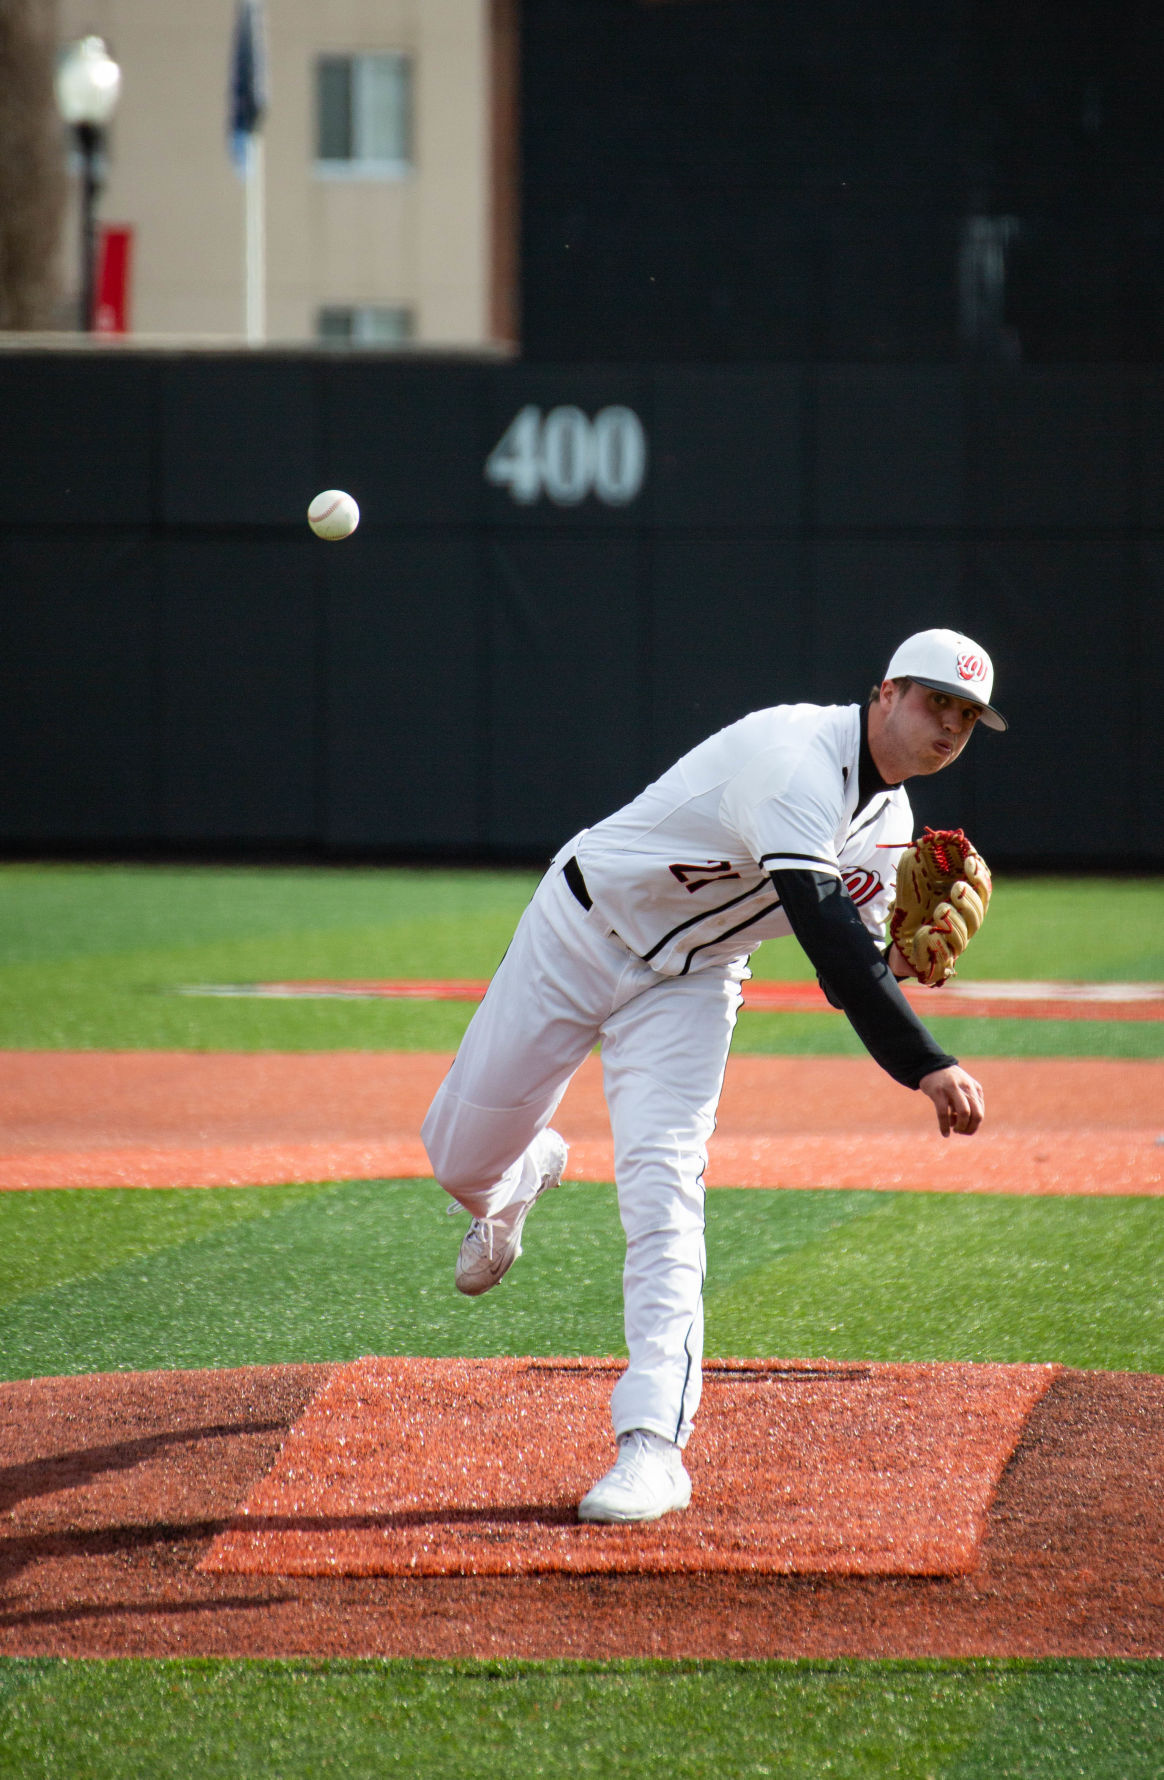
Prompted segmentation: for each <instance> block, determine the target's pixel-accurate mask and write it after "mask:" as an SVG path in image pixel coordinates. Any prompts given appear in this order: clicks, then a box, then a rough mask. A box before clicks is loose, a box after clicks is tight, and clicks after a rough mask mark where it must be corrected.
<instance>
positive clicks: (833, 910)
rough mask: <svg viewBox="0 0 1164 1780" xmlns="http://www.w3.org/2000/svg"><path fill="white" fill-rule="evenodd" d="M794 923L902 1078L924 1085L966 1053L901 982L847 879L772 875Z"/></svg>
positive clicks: (866, 1041)
mask: <svg viewBox="0 0 1164 1780" xmlns="http://www.w3.org/2000/svg"><path fill="white" fill-rule="evenodd" d="M769 875H770V876H771V879H772V882H773V884H774V885H775V886H776V894H777V895H778V896H779V898H780V901H781V903H782V905H783V908H784V912H785V914H786V915H787V916H788V920H789V924H790V926H791V928H792V931H793V933H794V934H795V935H796V937H797V939H798V940H799V941H800V944H801V945H802V946H803V948H804V950H805V952H806V953H807V954H808V958H809V961H810V963H811V964H812V965H813V966H814V967H815V969H816V972H817V975H818V976H819V977H820V979H821V987H822V988H823V989H824V991H825V993H826V994H827V995H828V997H829V1000H830V1001H832V1002H833V1003H834V1005H835V1006H837V1007H840V1008H843V1010H844V1012H845V1014H846V1015H847V1017H848V1020H849V1023H850V1025H851V1026H852V1028H853V1030H854V1032H855V1033H856V1034H857V1037H858V1038H859V1039H860V1040H861V1043H862V1044H863V1045H864V1046H865V1049H866V1050H867V1051H868V1052H869V1055H870V1056H871V1057H872V1058H873V1059H874V1061H875V1062H877V1063H880V1065H881V1067H882V1069H884V1070H887V1071H888V1073H889V1074H890V1075H891V1076H892V1077H893V1079H894V1081H897V1082H901V1083H903V1085H904V1086H905V1087H907V1088H916V1087H917V1085H918V1083H919V1082H920V1081H921V1079H922V1077H923V1076H927V1075H929V1074H930V1073H931V1071H932V1070H935V1069H947V1068H949V1066H950V1065H951V1064H953V1063H956V1062H957V1061H958V1059H957V1058H956V1057H951V1056H949V1055H948V1053H947V1052H945V1051H943V1050H941V1049H940V1047H939V1046H938V1043H937V1041H936V1039H934V1038H933V1036H932V1035H931V1034H930V1033H929V1032H928V1031H927V1030H926V1028H925V1027H924V1026H923V1025H922V1023H921V1021H920V1020H919V1019H918V1017H917V1015H916V1014H915V1013H914V1011H913V1009H912V1008H911V1007H910V1005H909V1003H908V1002H907V1001H906V999H905V996H904V995H903V994H902V993H901V990H900V988H899V987H898V983H897V978H896V977H895V976H894V974H893V972H892V971H891V970H890V968H889V965H888V963H887V962H886V960H885V958H884V957H883V956H882V954H881V952H880V951H879V950H878V948H877V944H876V941H875V940H874V938H873V936H872V934H871V933H870V932H869V929H868V928H867V927H866V926H865V923H864V922H863V921H862V919H861V917H860V915H859V914H858V913H857V910H856V908H855V907H854V906H853V903H852V901H851V900H850V897H849V894H848V892H847V891H846V889H845V887H844V885H843V884H842V883H841V881H840V879H839V878H834V877H830V876H829V875H828V874H827V873H826V872H821V871H802V870H784V871H774V872H771V873H770V874H769Z"/></svg>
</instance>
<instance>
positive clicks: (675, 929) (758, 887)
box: [643, 878, 768, 964]
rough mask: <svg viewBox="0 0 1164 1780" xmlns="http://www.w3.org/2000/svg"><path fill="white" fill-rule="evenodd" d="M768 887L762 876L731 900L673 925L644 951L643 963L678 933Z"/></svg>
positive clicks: (756, 894)
mask: <svg viewBox="0 0 1164 1780" xmlns="http://www.w3.org/2000/svg"><path fill="white" fill-rule="evenodd" d="M767 888H768V880H767V878H761V880H760V882H759V883H758V884H753V885H752V887H751V889H750V890H745V891H743V892H742V894H741V895H739V896H733V897H732V898H731V899H730V901H728V902H720V903H717V904H716V906H715V908H713V909H701V910H700V911H699V913H698V914H695V915H692V916H691V917H690V919H689V920H687V921H680V923H679V925H678V927H672V929H671V931H670V933H665V934H664V935H663V937H662V939H661V940H657V941H656V943H655V944H654V945H653V946H652V947H651V949H650V951H649V952H644V953H643V963H644V964H649V963H650V962H651V959H652V958H653V957H654V956H655V954H656V953H657V952H661V951H662V950H663V947H664V946H665V945H666V944H667V943H668V941H669V940H673V939H674V938H675V937H676V935H677V934H680V933H686V931H687V929H688V928H689V927H698V926H699V923H700V922H701V921H710V920H711V918H712V916H713V915H722V914H723V913H724V911H725V909H734V908H735V907H736V906H737V905H738V904H739V903H741V902H747V900H748V898H749V896H760V895H762V894H763V893H764V892H765V891H766V890H767Z"/></svg>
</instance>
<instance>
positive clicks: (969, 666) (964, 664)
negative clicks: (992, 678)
mask: <svg viewBox="0 0 1164 1780" xmlns="http://www.w3.org/2000/svg"><path fill="white" fill-rule="evenodd" d="M958 678H959V679H960V680H984V679H985V678H986V663H985V662H984V661H983V659H982V657H981V655H973V654H972V653H971V652H970V650H969V649H963V651H962V653H961V655H959V657H958Z"/></svg>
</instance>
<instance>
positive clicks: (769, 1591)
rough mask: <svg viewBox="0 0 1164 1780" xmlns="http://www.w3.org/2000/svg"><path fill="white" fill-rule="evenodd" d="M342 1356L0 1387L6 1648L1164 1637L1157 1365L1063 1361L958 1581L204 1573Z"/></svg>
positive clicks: (915, 1644)
mask: <svg viewBox="0 0 1164 1780" xmlns="http://www.w3.org/2000/svg"><path fill="white" fill-rule="evenodd" d="M333 1370H334V1369H333V1368H330V1367H322V1366H316V1367H311V1366H301V1367H275V1368H257V1367H248V1368H244V1369H240V1370H237V1371H229V1372H185V1373H127V1374H118V1375H114V1376H104V1377H96V1378H93V1377H90V1378H64V1379H36V1380H31V1381H26V1382H20V1383H15V1384H5V1385H2V1386H0V1511H2V1518H0V1651H2V1652H3V1653H5V1654H10V1655H65V1656H127V1655H142V1656H170V1655H222V1656H237V1655H251V1656H294V1655H315V1654H321V1655H323V1654H327V1655H344V1656H357V1655H388V1656H393V1655H399V1656H429V1657H452V1656H478V1657H497V1656H505V1655H512V1656H526V1657H549V1656H572V1657H593V1658H604V1657H615V1656H628V1655H647V1656H657V1657H692V1658H700V1657H703V1658H710V1657H724V1656H729V1657H761V1656H783V1657H802V1656H817V1657H827V1656H842V1655H852V1656H899V1657H922V1656H934V1655H945V1656H972V1655H995V1656H1008V1655H1009V1656H1123V1657H1149V1656H1150V1657H1161V1656H1164V1582H1162V1579H1161V1567H1160V1562H1159V1554H1160V1552H1161V1550H1162V1549H1164V1496H1162V1494H1161V1492H1160V1490H1159V1488H1158V1487H1157V1480H1158V1478H1159V1477H1160V1475H1161V1474H1162V1472H1164V1379H1160V1378H1156V1377H1148V1376H1141V1375H1136V1374H1128V1373H1114V1374H1113V1373H1086V1372H1071V1371H1064V1372H1061V1373H1059V1374H1057V1375H1056V1376H1055V1377H1054V1378H1053V1379H1052V1381H1051V1383H1050V1385H1049V1387H1048V1389H1047V1390H1046V1392H1045V1394H1044V1395H1043V1396H1042V1397H1041V1398H1040V1400H1039V1401H1038V1402H1037V1403H1036V1404H1035V1406H1034V1408H1033V1409H1032V1411H1031V1414H1030V1417H1029V1419H1028V1421H1027V1424H1026V1427H1025V1428H1024V1430H1023V1432H1022V1435H1021V1437H1020V1439H1019V1442H1018V1445H1017V1447H1016V1448H1015V1451H1014V1453H1013V1455H1012V1457H1011V1459H1010V1461H1009V1463H1008V1464H1007V1466H1006V1468H1005V1470H1004V1471H1003V1474H1002V1477H1001V1479H1000V1481H999V1484H998V1488H997V1490H996V1492H995V1495H994V1498H993V1500H992V1502H991V1504H990V1508H989V1512H988V1515H987V1522H986V1530H985V1535H984V1537H983V1539H982V1543H981V1548H980V1556H979V1561H978V1564H977V1567H976V1568H975V1569H974V1570H973V1571H972V1572H970V1573H968V1574H965V1575H961V1576H955V1577H928V1576H913V1577H905V1578H900V1577H867V1576H863V1577H856V1576H831V1577H822V1576H812V1577H805V1576H772V1575H762V1576H759V1575H754V1574H752V1575H739V1574H703V1575H670V1576H660V1575H641V1576H631V1575H618V1574H612V1575H588V1576H569V1575H537V1576H518V1577H511V1578H483V1577H431V1578H429V1577H423V1578H413V1577H385V1576H374V1577H342V1576H341V1577H302V1578H289V1577H285V1576H279V1577H274V1576H246V1577H242V1576H238V1575H223V1574H217V1575H214V1574H207V1573H205V1572H204V1571H202V1570H200V1569H199V1567H198V1566H199V1563H200V1560H201V1559H202V1558H203V1556H204V1555H205V1554H206V1552H207V1551H208V1550H209V1548H210V1546H211V1544H212V1542H213V1540H214V1539H215V1537H216V1536H218V1535H219V1534H221V1533H223V1532H224V1531H225V1530H226V1529H227V1527H228V1526H229V1525H230V1524H231V1521H232V1519H233V1518H234V1516H235V1515H236V1512H237V1509H238V1506H239V1504H240V1502H242V1501H244V1500H245V1499H246V1497H247V1496H248V1494H249V1493H250V1491H251V1490H252V1489H254V1488H255V1486H256V1485H257V1484H258V1482H259V1481H260V1479H261V1478H262V1477H264V1476H265V1475H266V1474H267V1472H268V1471H269V1470H270V1468H271V1466H272V1465H273V1464H274V1463H275V1461H276V1459H277V1457H278V1454H279V1451H280V1449H281V1447H282V1446H283V1443H284V1441H285V1439H286V1437H287V1433H288V1430H289V1429H290V1428H291V1426H292V1425H293V1424H294V1423H295V1422H296V1421H297V1419H298V1418H299V1417H300V1416H301V1415H302V1414H303V1411H304V1409H305V1407H306V1406H307V1404H308V1403H309V1401H310V1400H311V1398H312V1397H313V1396H314V1395H315V1394H316V1393H317V1392H318V1391H319V1390H321V1389H322V1388H323V1386H324V1384H325V1383H326V1381H327V1379H328V1378H329V1377H330V1376H331V1374H332V1372H333ZM693 1462H694V1460H693Z"/></svg>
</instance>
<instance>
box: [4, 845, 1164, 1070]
mask: <svg viewBox="0 0 1164 1780" xmlns="http://www.w3.org/2000/svg"><path fill="white" fill-rule="evenodd" d="M535 881H536V879H535V876H534V874H532V873H530V872H501V871H485V872H442V871H432V870H419V869H418V870H407V869H395V870H373V869H371V868H360V869H351V870H344V869H338V868H337V869H331V870H327V869H319V870H316V869H307V868H304V869H302V870H267V871H264V870H261V869H258V868H242V867H239V868H215V867H204V868H187V869H179V868H171V867H157V868H151V867H148V866H108V867H86V866H70V865H59V866H31V865H29V866H7V867H0V1049H2V1048H6V1047H10V1046H11V1047H16V1048H19V1047H28V1048H34V1049H74V1048H75V1049H89V1048H105V1049H136V1048H147V1049H148V1048H165V1047H175V1048H179V1049H193V1050H276V1051H278V1050H328V1049H332V1048H333V1047H334V1048H340V1049H345V1050H367V1049H372V1050H380V1049H394V1050H395V1049H399V1050H452V1049H454V1048H455V1047H456V1045H457V1043H458V1041H459V1039H460V1036H461V1033H462V1032H463V1031H464V1028H465V1025H466V1023H467V1021H468V1019H469V1017H470V1015H471V1013H472V1008H471V1007H469V1006H467V1005H465V1004H463V1003H457V1002H429V1003H425V1002H410V1001H403V1002H387V1001H375V1002H351V1001H348V1002H336V1001H234V1000H216V999H193V998H189V997H186V996H183V995H180V994H178V993H176V991H177V990H179V989H181V988H183V987H186V986H190V985H197V984H207V983H209V984H222V983H253V982H266V981H281V980H284V979H288V978H290V979H295V978H310V977H338V978H344V977H349V978H373V979H374V978H378V977H468V978H484V977H488V976H489V975H491V973H492V972H493V970H494V969H495V968H496V966H497V963H498V961H499V959H500V958H501V955H502V953H503V952H504V950H505V947H506V945H507V944H508V942H509V938H510V934H511V933H512V931H513V927H514V924H515V923H516V921H517V919H518V916H519V915H520V914H521V911H522V908H523V907H524V906H525V903H526V901H527V899H528V896H529V893H530V891H531V890H532V888H533V885H534V883H535ZM1162 914H1164V887H1162V885H1161V883H1160V881H1159V880H1155V879H1114V880H1113V879H1102V880H1100V879H1090V880H1086V879H1085V880H1083V881H1082V882H1078V883H1072V882H1068V881H1058V880H1053V879H1040V880H1037V881H1036V880H1031V881H1020V882H1016V883H1009V884H1008V883H1006V882H1005V881H1003V882H1002V883H1000V885H999V887H998V889H997V891H996V893H995V896H994V899H993V902H992V904H991V910H990V916H989V919H988V921H987V923H986V925H985V926H984V928H983V930H982V933H981V934H980V935H979V937H978V939H976V941H975V942H974V945H973V946H972V948H971V950H970V951H969V952H968V953H967V956H966V961H965V963H964V965H963V967H962V975H963V976H964V977H965V978H966V979H967V980H971V979H974V978H981V979H989V978H995V979H1006V978H1011V977H1040V978H1041V977H1049V978H1057V977H1062V978H1067V979H1077V980H1083V981H1090V980H1098V981H1116V982H1122V981H1143V980H1147V981H1164V920H1162V919H1161V915H1162ZM753 969H754V970H755V973H756V975H757V976H758V977H772V978H777V979H781V980H785V981H792V980H796V979H799V978H805V977H810V976H811V975H812V971H811V967H810V966H809V964H808V961H807V959H806V958H805V957H804V955H803V953H802V952H801V951H800V949H799V947H798V946H797V945H796V942H795V941H794V940H790V939H789V940H774V941H769V943H768V944H767V945H766V946H761V947H760V948H759V950H758V951H757V952H756V954H755V958H754V961H753ZM937 1005H940V1004H938V1003H935V1006H937ZM933 1025H934V1032H935V1034H936V1035H937V1036H938V1038H939V1039H940V1040H941V1042H942V1043H943V1044H945V1045H947V1046H948V1047H949V1048H950V1049H952V1050H953V1051H955V1052H956V1053H957V1054H959V1055H960V1054H962V1053H963V1052H964V1053H965V1054H966V1055H967V1056H980V1057H985V1056H997V1057H1008V1056H1088V1057H1099V1056H1120V1057H1145V1056H1152V1057H1155V1056H1160V1055H1161V1054H1164V1026H1162V1025H1161V1024H1160V1023H1150V1022H1147V1021H1138V1022H1127V1023H1120V1022H1118V1021H1102V1020H1064V1021H1030V1020H966V1019H962V1020H957V1019H949V1018H944V1019H943V1018H940V1017H937V1016H936V1015H935V1016H934V1020H933ZM735 1044H736V1049H737V1050H739V1051H767V1052H783V1053H786V1054H787V1053H793V1052H799V1053H805V1054H810V1055H813V1054H815V1055H832V1054H838V1055H839V1054H854V1055H855V1054H857V1053H858V1051H859V1049H860V1047H859V1045H858V1043H857V1040H856V1039H855V1038H854V1037H853V1035H852V1033H851V1031H850V1029H849V1027H848V1025H847V1023H846V1021H845V1020H844V1019H843V1018H842V1016H841V1015H839V1014H792V1015H789V1014H770V1013H746V1014H744V1015H743V1016H742V1017H741V1020H740V1023H739V1028H738V1030H737V1034H736V1040H735Z"/></svg>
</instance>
